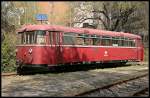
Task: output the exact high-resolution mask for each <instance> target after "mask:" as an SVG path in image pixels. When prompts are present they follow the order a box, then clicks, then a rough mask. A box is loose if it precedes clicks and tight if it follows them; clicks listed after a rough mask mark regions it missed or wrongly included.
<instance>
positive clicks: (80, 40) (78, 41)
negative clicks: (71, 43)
mask: <svg viewBox="0 0 150 98" xmlns="http://www.w3.org/2000/svg"><path fill="white" fill-rule="evenodd" d="M76 44H77V45H84V34H78V35H77V37H76Z"/></svg>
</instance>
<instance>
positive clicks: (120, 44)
mask: <svg viewBox="0 0 150 98" xmlns="http://www.w3.org/2000/svg"><path fill="white" fill-rule="evenodd" d="M123 40H124V38H122V37H118V46H123Z"/></svg>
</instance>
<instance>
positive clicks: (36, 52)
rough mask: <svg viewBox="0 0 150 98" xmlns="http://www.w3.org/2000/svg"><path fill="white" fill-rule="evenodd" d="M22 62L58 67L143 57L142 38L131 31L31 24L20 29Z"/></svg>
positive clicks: (19, 54) (18, 48)
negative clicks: (68, 64)
mask: <svg viewBox="0 0 150 98" xmlns="http://www.w3.org/2000/svg"><path fill="white" fill-rule="evenodd" d="M18 34H19V36H20V37H21V44H20V45H17V47H16V48H17V52H16V59H17V63H19V64H20V65H27V66H37V65H43V66H57V65H61V64H66V63H83V62H101V63H103V62H115V61H116V62H128V61H142V60H143V45H142V42H141V37H140V36H138V35H133V34H130V33H123V32H113V31H104V30H96V29H88V28H69V27H62V26H49V25H27V26H24V27H23V28H21V29H20V30H18Z"/></svg>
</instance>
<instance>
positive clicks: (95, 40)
mask: <svg viewBox="0 0 150 98" xmlns="http://www.w3.org/2000/svg"><path fill="white" fill-rule="evenodd" d="M100 42H101V40H100V36H96V38H93V45H100V44H101V43H100Z"/></svg>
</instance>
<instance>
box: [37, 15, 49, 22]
mask: <svg viewBox="0 0 150 98" xmlns="http://www.w3.org/2000/svg"><path fill="white" fill-rule="evenodd" d="M36 20H41V21H42V20H48V16H47V15H46V14H37V15H36Z"/></svg>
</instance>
